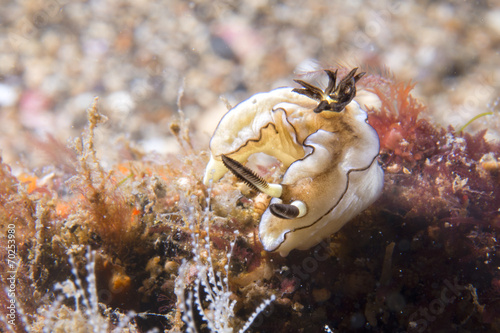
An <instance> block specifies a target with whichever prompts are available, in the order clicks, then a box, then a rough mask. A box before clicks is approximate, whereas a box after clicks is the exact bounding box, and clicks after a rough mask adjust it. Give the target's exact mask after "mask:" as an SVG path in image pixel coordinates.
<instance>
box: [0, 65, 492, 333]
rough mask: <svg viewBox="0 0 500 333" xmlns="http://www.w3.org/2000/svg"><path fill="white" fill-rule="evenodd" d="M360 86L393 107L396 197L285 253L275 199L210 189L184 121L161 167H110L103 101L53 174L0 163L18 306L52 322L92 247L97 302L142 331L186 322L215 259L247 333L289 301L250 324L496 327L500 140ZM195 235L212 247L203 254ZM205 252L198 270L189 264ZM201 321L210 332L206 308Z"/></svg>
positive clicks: (386, 121)
mask: <svg viewBox="0 0 500 333" xmlns="http://www.w3.org/2000/svg"><path fill="white" fill-rule="evenodd" d="M360 86H364V87H365V88H366V89H369V90H370V91H372V92H373V93H375V94H376V95H377V96H378V97H379V98H380V100H381V102H382V106H381V109H380V110H369V111H368V113H369V116H368V122H369V124H370V125H371V126H373V127H374V128H375V129H376V131H377V133H378V135H379V137H380V156H379V162H380V163H381V165H382V167H383V169H384V171H385V184H384V190H383V193H382V195H381V197H380V198H379V199H378V200H377V202H376V203H375V204H374V205H372V206H371V207H369V208H368V209H367V210H366V211H364V212H363V213H361V214H360V215H359V216H358V217H356V218H355V219H354V220H352V221H351V222H349V223H348V224H347V225H346V226H344V227H343V228H342V229H341V230H340V231H339V232H338V233H336V234H334V235H332V236H331V237H330V239H327V240H325V241H323V242H321V243H320V244H318V245H317V246H315V247H314V248H312V249H310V250H307V251H297V250H294V251H293V252H291V254H290V255H289V256H288V257H286V258H282V257H281V256H279V255H277V254H274V253H268V252H265V251H263V249H262V246H261V244H260V242H259V240H258V237H256V228H257V224H258V221H259V218H260V215H261V214H262V211H263V210H262V205H265V204H263V201H265V200H264V199H262V197H261V196H258V195H256V193H254V192H252V191H250V190H248V189H246V188H241V187H237V186H235V185H234V184H235V182H234V178H233V177H232V176H231V175H228V176H226V177H224V178H223V179H222V180H221V181H220V182H218V183H217V184H213V185H212V188H211V192H210V191H209V189H207V188H206V187H205V186H204V185H203V184H202V181H201V178H202V174H203V171H204V170H203V169H204V167H205V164H206V162H207V161H208V158H207V154H206V152H204V151H201V152H200V151H199V150H197V149H196V148H194V147H193V144H192V142H191V139H190V133H189V131H188V126H187V123H186V122H185V121H184V120H183V119H182V118H181V120H180V121H179V122H177V123H174V124H173V125H172V126H171V130H172V132H173V133H174V134H175V135H176V137H177V139H178V141H179V144H180V145H181V146H182V147H183V152H182V153H181V154H179V155H177V156H169V157H167V158H166V159H165V160H163V161H162V162H158V161H155V160H154V159H149V160H148V159H147V156H148V155H147V154H146V153H144V152H141V151H137V150H134V151H133V152H132V151H131V152H130V154H128V155H127V156H128V159H124V160H122V161H119V163H117V164H116V165H114V166H112V167H110V168H109V170H107V169H105V168H104V167H103V166H102V165H101V163H100V161H99V158H98V157H97V155H96V153H95V147H94V141H93V135H94V134H93V130H94V129H95V127H96V126H100V124H101V123H102V121H104V116H103V115H102V114H101V113H100V112H99V110H98V107H97V104H96V102H95V103H94V104H93V105H92V107H91V108H90V109H89V113H88V121H89V126H88V129H87V131H86V132H85V133H84V135H83V136H82V138H80V139H78V140H77V141H76V142H75V145H74V152H70V151H68V150H67V149H66V148H64V145H60V144H58V143H57V142H56V141H55V139H53V138H49V139H48V140H47V142H46V143H45V144H42V146H43V147H45V148H44V150H47V151H50V150H51V149H52V152H51V154H52V156H53V162H54V163H55V164H56V165H54V169H53V170H55V171H53V175H50V176H49V177H46V176H47V174H31V173H28V172H26V173H24V174H21V175H17V176H15V175H13V173H12V172H11V170H10V167H9V166H8V165H6V164H4V163H0V204H1V205H0V218H1V219H2V221H5V222H6V223H2V227H3V228H5V226H4V225H9V224H15V226H16V230H17V231H16V232H17V234H16V235H17V237H18V239H17V246H18V252H17V256H18V259H19V260H20V263H21V264H20V266H19V268H18V270H17V274H18V275H17V276H18V285H19V289H18V290H19V291H18V295H17V296H18V299H19V302H18V306H19V307H23V309H24V312H25V313H26V314H27V321H28V325H27V327H29V326H30V325H33V326H32V328H33V330H32V331H36V330H35V329H34V327H39V325H40V323H41V322H43V318H41V317H40V316H36V315H35V313H36V312H37V308H38V309H43V308H47V307H48V306H49V305H48V304H49V303H50V302H52V301H53V300H54V299H55V297H56V294H57V293H55V292H54V285H55V283H56V282H62V281H64V280H67V279H71V278H72V267H71V265H70V264H68V263H67V259H68V257H69V255H71V256H73V257H74V261H75V263H76V264H75V266H76V268H74V269H75V270H76V271H78V273H79V274H80V275H83V274H85V267H87V268H88V267H89V263H88V262H87V261H88V258H90V257H89V255H88V251H90V250H94V251H95V264H94V266H95V277H96V281H95V283H96V285H97V289H98V293H97V295H98V297H99V301H100V302H101V303H102V304H103V306H104V307H105V308H106V309H107V310H106V311H107V313H108V314H109V313H113V314H114V316H119V315H120V313H124V312H127V311H129V310H134V311H135V312H137V313H141V315H140V316H137V317H135V319H134V325H135V327H136V328H137V330H138V331H143V332H145V331H147V330H149V329H151V328H154V327H157V328H159V329H160V330H162V331H172V332H175V331H179V330H181V329H183V327H184V328H185V326H184V323H183V321H182V316H181V312H180V309H181V307H180V305H179V302H178V301H177V299H176V293H174V288H175V285H176V284H179V283H180V284H181V285H183V286H184V287H185V295H189V292H192V291H193V290H194V281H195V277H196V276H199V275H198V274H199V271H200V267H199V266H200V265H201V264H203V263H207V264H208V263H209V262H210V263H211V265H212V266H213V269H214V270H216V271H221V272H224V271H227V272H228V275H229V276H228V280H227V284H228V291H230V292H231V293H232V296H231V297H232V298H233V299H235V300H237V301H238V302H237V304H238V305H237V306H236V307H235V308H234V310H235V311H234V317H233V318H232V319H231V323H230V324H231V325H230V326H232V327H236V328H238V327H242V326H243V323H244V319H246V318H248V317H249V316H251V315H252V314H253V313H255V312H254V311H255V309H256V308H257V307H258V305H259V304H262V302H263V300H268V299H270V298H271V296H273V297H274V296H276V297H277V300H276V301H275V302H274V303H273V305H272V306H270V307H269V308H268V309H267V310H266V311H264V312H262V313H261V315H260V316H258V317H257V318H256V319H255V320H254V323H253V326H251V329H253V330H254V331H261V332H270V331H290V332H296V331H304V330H305V331H318V332H319V331H322V330H323V328H324V326H325V325H328V327H330V328H331V329H332V330H333V329H335V330H339V331H351V330H356V329H358V330H360V331H361V330H363V328H364V329H365V330H366V331H372V332H389V331H408V332H423V331H436V330H440V329H444V328H447V329H449V328H450V327H455V328H457V329H461V330H467V331H478V330H481V331H495V330H498V329H499V327H500V321H499V319H498V318H500V301H499V300H500V282H499V281H500V270H499V269H498V267H500V262H499V259H498V257H499V255H500V253H499V251H500V249H499V245H498V242H497V238H498V231H499V227H500V216H499V212H498V209H499V207H500V193H499V192H500V186H498V185H499V179H500V176H499V175H500V172H499V167H498V158H499V157H500V144H499V143H498V142H491V141H487V140H486V139H485V132H484V131H480V132H477V133H476V134H469V133H466V132H460V133H458V132H457V131H455V130H454V129H453V128H451V127H449V128H442V127H439V126H436V125H435V124H433V122H432V121H431V120H430V119H429V118H428V117H427V114H428V113H429V112H436V110H428V109H426V107H425V106H424V105H423V104H422V103H421V102H419V101H418V100H417V99H415V98H414V97H413V96H412V95H411V91H412V89H413V87H414V84H409V83H401V82H397V81H396V80H395V79H393V78H390V77H383V76H378V75H368V76H366V77H365V78H363V79H362V80H361V81H360ZM127 149H131V148H130V147H129V148H127ZM276 169H279V168H276ZM263 171H269V170H263ZM277 173H279V172H278V171H276V172H274V171H273V172H269V174H268V176H269V177H275V178H276V177H279V175H277ZM66 179H70V180H69V181H65V180H66ZM42 180H43V181H42ZM242 192H243V193H244V194H245V196H243V195H242ZM209 193H211V194H212V195H211V198H210V200H209V201H207V196H208V195H209ZM202 221H205V222H207V221H208V222H209V228H208V229H207V228H206V227H205V226H204V225H203V224H202ZM205 222H203V223H205ZM235 231H239V234H238V236H235V233H234V232H235ZM5 234H6V233H5V232H4V235H5ZM193 234H195V235H198V236H195V238H194V239H198V240H199V242H198V243H197V244H198V246H200V248H199V249H197V250H196V251H195V252H193V246H194V242H193V237H192V235H193ZM196 237H198V238H196ZM0 241H1V242H2V243H1V245H2V246H3V247H5V246H6V245H7V243H6V241H7V240H6V239H5V238H4V237H2V238H0ZM88 246H89V247H88ZM230 249H232V250H230ZM230 251H232V252H231V258H230V260H228V257H227V255H228V252H230ZM193 253H196V255H197V256H198V257H197V258H196V260H197V262H198V264H197V265H195V264H183V262H184V260H192V259H193V256H194V255H193ZM210 258H211V259H210ZM4 259H5V258H2V265H5V264H4V263H5V262H6V261H5V260H4ZM226 265H228V267H227V268H226ZM179 267H182V269H183V270H184V273H183V274H180V273H179V270H180V269H179ZM2 269H5V270H7V267H4V266H2ZM179 276H181V278H179ZM218 278H219V279H221V277H220V276H219V277H218ZM224 283H226V281H225V280H224ZM2 287H5V282H4V281H2ZM1 289H2V290H1V291H0V293H1V294H0V302H1V304H2V305H6V304H8V302H9V298H8V297H7V295H6V294H5V293H4V289H5V288H1ZM29 295H31V298H29V297H28V296H29ZM187 299H188V298H187ZM184 305H186V304H184ZM207 305H208V304H207V302H204V304H202V306H203V307H204V308H207ZM104 307H103V308H104ZM54 311H55V312H54V314H55V315H57V313H58V312H57V311H62V310H61V309H59V310H57V309H56V310H54ZM64 311H65V312H64V313H67V312H68V311H69V310H68V309H67V308H65V310H64ZM71 311H74V312H71ZM71 311H70V313H73V314H74V313H76V308H74V309H72V310H71ZM75 316H76V315H75ZM265 317H269V318H271V319H270V320H267V319H266V320H264V318H265ZM65 318H66V317H65ZM193 322H194V323H195V324H196V325H198V329H199V331H201V332H207V331H208V329H207V327H206V325H205V323H204V322H203V321H202V320H201V317H199V316H195V318H193ZM110 323H111V326H110V327H114V326H113V323H112V321H110ZM4 324H5V323H2V324H0V325H4ZM36 324H38V326H37V325H36ZM19 331H23V330H22V329H21V330H19ZM26 331H28V329H26Z"/></svg>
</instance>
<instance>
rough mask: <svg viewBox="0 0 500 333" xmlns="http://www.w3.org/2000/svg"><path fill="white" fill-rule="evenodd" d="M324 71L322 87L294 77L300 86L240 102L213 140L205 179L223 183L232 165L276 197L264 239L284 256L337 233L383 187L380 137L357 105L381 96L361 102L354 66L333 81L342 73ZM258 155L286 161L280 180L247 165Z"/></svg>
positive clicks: (373, 102) (261, 226)
mask: <svg viewBox="0 0 500 333" xmlns="http://www.w3.org/2000/svg"><path fill="white" fill-rule="evenodd" d="M325 72H326V73H327V75H328V77H329V83H328V87H327V88H326V89H325V90H324V91H322V90H321V89H319V88H317V87H315V86H312V85H311V84H308V83H306V82H304V81H300V80H296V82H298V83H300V84H301V85H302V86H303V88H300V89H297V88H295V89H294V88H289V87H286V88H278V89H274V90H271V91H269V92H266V93H259V94H256V95H254V96H252V97H250V98H249V99H247V100H245V101H243V102H242V103H240V104H238V105H237V106H235V107H234V108H232V109H231V110H229V111H228V113H227V114H226V115H225V116H224V117H223V118H222V119H221V121H220V123H219V125H218V127H217V129H216V130H215V132H214V135H213V137H212V139H211V141H210V150H211V157H210V161H209V163H208V165H207V168H206V172H205V177H204V183H205V184H208V183H209V180H210V179H213V181H217V180H219V179H220V178H221V177H222V176H223V175H224V174H225V173H226V172H227V171H228V169H229V170H230V171H232V172H233V173H234V174H235V175H236V176H237V177H238V178H239V179H241V180H243V181H245V182H246V183H247V184H248V185H250V186H251V187H253V188H255V189H257V190H258V191H261V192H263V193H266V194H268V195H270V196H272V197H273V198H272V200H271V202H270V204H269V207H268V208H267V209H266V211H265V212H264V214H263V215H262V218H261V221H260V224H259V237H260V240H261V242H262V244H263V246H264V249H265V250H267V251H278V252H279V253H280V254H281V255H282V256H286V255H288V253H289V252H290V251H291V250H292V249H300V250H304V249H308V248H310V247H312V246H314V245H316V244H317V243H319V242H320V241H321V240H322V239H324V238H326V237H328V236H329V235H331V234H332V233H334V232H336V231H338V230H339V229H340V228H341V227H342V226H343V225H344V224H345V223H346V222H347V221H349V220H350V219H351V218H353V217H354V216H355V215H357V214H358V213H360V212H361V211H363V210H364V209H365V208H366V207H368V206H369V205H370V204H372V203H373V202H374V201H375V200H376V199H377V197H378V196H379V194H380V193H381V191H382V186H383V171H382V168H381V167H380V165H379V164H378V162H377V160H376V158H377V156H378V154H379V139H378V135H377V133H376V131H375V130H374V129H373V128H372V127H371V126H370V125H369V124H368V123H367V122H366V119H367V114H366V112H365V111H364V110H363V109H362V108H361V107H360V103H362V104H363V105H365V104H367V103H369V104H370V105H369V106H370V107H378V106H379V105H377V102H379V100H378V99H377V98H373V96H369V95H370V93H368V92H363V94H361V95H364V96H369V97H368V98H363V101H360V100H359V97H360V96H358V98H355V96H356V86H355V84H356V82H357V81H358V80H359V79H360V78H361V77H362V76H363V74H364V73H361V74H358V75H355V73H356V69H354V70H352V71H351V72H350V73H349V74H348V75H346V76H345V77H344V79H342V81H340V82H339V84H338V85H336V82H335V81H336V74H337V72H332V71H325ZM357 100H358V101H357ZM358 102H360V103H358ZM254 153H265V154H268V155H271V156H273V157H275V158H276V159H278V160H279V161H280V162H281V163H282V165H283V168H284V169H285V170H286V171H285V173H284V175H283V179H282V181H281V183H280V184H269V183H267V182H266V180H264V179H262V178H261V177H259V176H258V175H256V174H255V173H254V172H253V171H252V170H250V169H249V168H247V167H246V166H244V165H243V164H242V163H244V162H245V161H246V160H247V159H248V157H249V156H250V155H252V154H254Z"/></svg>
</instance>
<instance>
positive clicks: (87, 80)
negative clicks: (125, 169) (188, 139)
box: [0, 0, 500, 168]
mask: <svg viewBox="0 0 500 333" xmlns="http://www.w3.org/2000/svg"><path fill="white" fill-rule="evenodd" d="M0 29H1V33H0V150H1V156H2V157H3V160H4V162H7V163H9V164H11V165H13V166H14V167H16V166H19V167H27V168H38V167H41V166H43V165H45V164H46V163H47V159H46V157H44V155H43V154H39V153H38V152H37V148H36V142H37V141H44V140H47V139H46V138H47V135H51V136H52V137H54V138H55V139H56V140H57V141H59V142H62V143H63V144H67V143H68V141H69V140H71V138H74V137H76V136H78V135H80V133H81V132H82V130H83V129H84V127H85V125H86V122H87V121H86V112H85V110H86V109H87V108H88V107H89V106H90V104H91V103H92V101H93V98H94V96H99V98H100V100H99V107H100V110H101V112H102V113H104V114H105V115H107V116H108V118H109V121H108V122H107V123H106V124H105V125H104V126H101V128H100V129H99V132H98V139H100V142H99V144H98V147H99V149H100V150H99V152H100V155H101V158H102V159H103V163H108V164H110V163H113V162H114V161H115V160H116V159H117V158H120V156H119V155H120V149H117V148H116V147H117V146H119V145H122V144H123V142H132V143H133V144H134V145H136V146H137V147H139V148H140V149H143V150H145V151H148V152H149V151H156V152H157V153H158V154H159V155H161V154H165V153H167V152H176V151H178V146H177V143H176V141H175V140H174V139H173V138H172V135H171V134H170V131H169V123H170V122H171V121H172V120H173V119H175V118H176V117H178V109H179V106H180V108H181V109H182V110H183V112H184V114H185V116H186V118H187V119H189V120H190V126H191V129H192V133H195V136H196V142H197V145H198V147H199V148H207V147H208V141H209V138H210V136H211V133H212V131H213V129H214V128H215V126H216V125H217V122H218V120H219V119H220V117H221V116H222V115H223V114H224V113H225V112H226V110H227V109H226V105H225V103H224V102H223V101H221V97H223V98H224V99H227V101H229V103H230V104H231V105H235V104H236V103H238V102H240V101H242V100H243V99H245V98H248V97H249V96H251V95H252V94H254V93H257V92H260V91H266V90H269V89H272V88H275V87H278V86H285V85H291V84H292V83H293V82H292V79H293V78H294V77H296V74H297V72H298V71H301V70H303V69H304V68H305V69H307V68H310V67H311V64H313V65H314V64H320V65H321V66H338V65H339V64H340V65H347V66H352V67H353V66H361V67H364V68H365V69H366V68H369V69H370V70H371V71H373V72H375V73H377V72H384V71H385V69H389V70H390V71H391V72H392V73H393V75H394V76H395V77H396V78H397V79H398V80H402V81H409V80H411V81H413V82H415V83H416V87H415V90H414V94H415V95H416V96H417V97H418V98H419V99H420V100H421V101H422V102H423V103H424V104H426V105H427V106H428V108H429V109H428V115H429V116H430V117H432V118H433V120H434V121H435V122H437V123H439V124H442V125H448V124H451V125H453V126H455V127H456V128H458V127H460V126H462V125H463V124H465V123H466V122H467V121H468V120H470V119H471V118H472V117H474V116H476V115H478V114H481V113H484V112H493V113H494V114H493V115H490V116H485V117H483V118H481V119H479V120H477V121H475V122H474V123H473V124H472V125H471V126H470V127H468V130H470V131H474V130H478V129H481V128H489V129H490V131H489V134H488V135H489V136H490V138H491V139H495V138H497V137H498V132H499V128H500V120H499V118H500V116H499V115H498V114H499V112H500V111H499V110H498V109H499V107H498V105H496V104H495V103H497V104H498V96H499V95H500V93H499V92H500V6H499V3H498V1H496V0H489V1H488V0H483V1H458V0H456V1H418V2H417V1H389V0H386V1H349V2H344V1H331V0H318V1H307V0H304V1H301V0H294V1H272V0H270V1H266V0H253V1H202V0H199V1H180V0H167V1H159V2H150V1H144V0H136V1H117V0H109V1H67V0H44V1H42V0H39V1H34V0H19V1H7V3H5V1H4V2H3V3H2V10H1V11H0ZM181 91H183V92H181ZM54 149H57V147H54Z"/></svg>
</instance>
